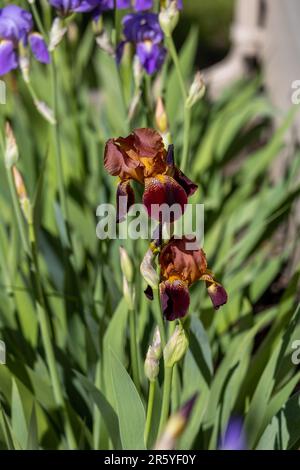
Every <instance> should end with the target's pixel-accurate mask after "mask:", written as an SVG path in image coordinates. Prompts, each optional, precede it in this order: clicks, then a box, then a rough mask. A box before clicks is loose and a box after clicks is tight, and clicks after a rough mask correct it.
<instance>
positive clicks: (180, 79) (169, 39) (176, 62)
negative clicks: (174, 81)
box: [166, 36, 187, 102]
mask: <svg viewBox="0 0 300 470" xmlns="http://www.w3.org/2000/svg"><path fill="white" fill-rule="evenodd" d="M166 44H167V47H168V49H169V52H170V54H171V57H172V60H173V62H174V67H175V70H176V73H177V78H178V82H179V86H180V91H181V94H182V99H183V101H184V102H185V101H186V99H187V91H186V87H185V83H184V78H183V75H182V71H181V67H180V62H179V58H178V54H177V50H176V47H175V44H174V41H173V38H172V36H166Z"/></svg>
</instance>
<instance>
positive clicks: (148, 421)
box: [144, 381, 156, 447]
mask: <svg viewBox="0 0 300 470" xmlns="http://www.w3.org/2000/svg"><path fill="white" fill-rule="evenodd" d="M155 388H156V381H151V382H149V394H148V405H147V417H146V425H145V434H144V439H145V444H146V447H148V442H149V435H150V431H151V425H152V415H153V405H154V397H155Z"/></svg>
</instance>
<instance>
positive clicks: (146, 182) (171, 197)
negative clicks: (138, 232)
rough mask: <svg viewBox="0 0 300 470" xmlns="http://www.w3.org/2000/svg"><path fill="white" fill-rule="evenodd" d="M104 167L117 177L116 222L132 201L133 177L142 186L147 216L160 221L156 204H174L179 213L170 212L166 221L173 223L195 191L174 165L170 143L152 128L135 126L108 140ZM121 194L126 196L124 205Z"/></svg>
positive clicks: (158, 205)
mask: <svg viewBox="0 0 300 470" xmlns="http://www.w3.org/2000/svg"><path fill="white" fill-rule="evenodd" d="M104 166H105V168H106V170H107V171H108V173H109V174H111V175H113V176H118V177H119V178H120V183H119V185H118V190H117V212H118V215H117V220H118V222H120V221H122V220H123V219H124V217H125V215H126V213H127V212H128V210H129V208H130V206H131V205H132V204H133V203H134V192H133V190H132V188H131V186H130V181H132V180H133V181H137V182H139V183H141V184H142V185H143V186H144V188H145V190H144V195H143V203H144V205H145V207H146V209H147V212H148V214H149V216H150V217H151V218H153V219H155V220H158V221H160V222H164V220H163V215H162V213H161V212H160V210H159V209H158V208H159V207H161V206H162V205H163V204H165V205H166V207H167V208H169V207H172V206H173V205H175V204H176V205H177V208H178V209H179V212H180V213H178V212H176V211H175V212H174V213H173V212H171V214H170V215H169V220H168V222H173V221H174V220H176V219H178V218H179V217H180V215H182V214H183V212H184V210H185V205H186V204H187V200H188V197H189V196H191V195H192V194H194V192H195V191H196V190H197V185H196V184H194V183H193V182H192V181H191V180H189V178H187V177H186V176H185V175H184V174H183V173H182V172H181V171H180V170H179V169H178V168H177V167H176V166H175V164H174V156H173V146H170V147H169V149H168V150H166V148H165V146H164V142H163V139H162V137H161V135H160V134H159V133H158V132H157V131H155V130H154V129H136V130H135V131H134V132H132V134H130V135H129V136H128V137H125V138H123V137H119V138H118V139H110V140H109V141H108V142H107V143H106V147H105V154H104ZM120 196H126V197H127V199H126V204H125V205H124V204H123V199H120ZM121 202H122V203H121Z"/></svg>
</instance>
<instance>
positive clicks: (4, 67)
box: [0, 41, 18, 76]
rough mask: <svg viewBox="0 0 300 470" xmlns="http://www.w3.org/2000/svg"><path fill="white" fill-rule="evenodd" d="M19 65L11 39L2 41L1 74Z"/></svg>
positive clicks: (0, 43) (0, 55) (0, 50)
mask: <svg viewBox="0 0 300 470" xmlns="http://www.w3.org/2000/svg"><path fill="white" fill-rule="evenodd" d="M17 67H18V57H17V54H16V51H15V50H14V45H13V43H12V42H11V41H1V42H0V76H1V75H5V74H6V73H8V72H10V71H11V70H13V69H16V68H17Z"/></svg>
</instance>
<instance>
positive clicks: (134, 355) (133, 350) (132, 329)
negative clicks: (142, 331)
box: [128, 310, 140, 391]
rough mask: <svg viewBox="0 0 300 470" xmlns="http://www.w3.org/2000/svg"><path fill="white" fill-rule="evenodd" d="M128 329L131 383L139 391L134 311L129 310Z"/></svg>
mask: <svg viewBox="0 0 300 470" xmlns="http://www.w3.org/2000/svg"><path fill="white" fill-rule="evenodd" d="M128 314H129V329H130V355H131V367H132V375H133V381H134V384H135V386H136V388H137V390H138V391H139V390H140V379H139V363H138V350H137V337H136V315H135V310H129V312H128Z"/></svg>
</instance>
